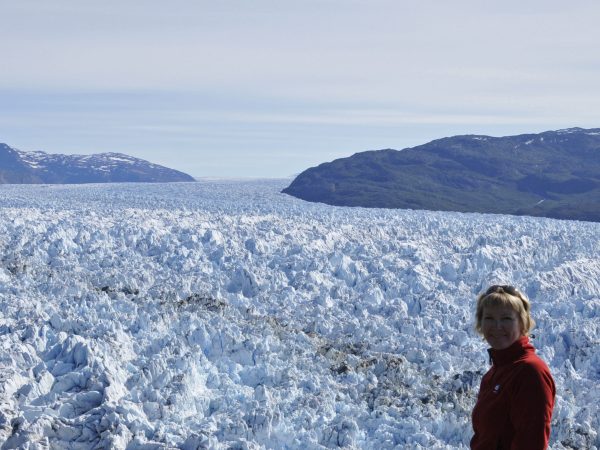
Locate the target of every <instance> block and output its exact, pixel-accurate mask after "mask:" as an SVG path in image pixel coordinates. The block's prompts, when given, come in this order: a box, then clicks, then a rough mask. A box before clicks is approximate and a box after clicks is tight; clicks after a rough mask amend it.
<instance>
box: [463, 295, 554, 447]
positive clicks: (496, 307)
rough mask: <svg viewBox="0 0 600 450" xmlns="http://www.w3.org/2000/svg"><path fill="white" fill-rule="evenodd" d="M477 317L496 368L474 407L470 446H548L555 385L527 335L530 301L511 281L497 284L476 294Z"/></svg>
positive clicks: (485, 379) (484, 382)
mask: <svg viewBox="0 0 600 450" xmlns="http://www.w3.org/2000/svg"><path fill="white" fill-rule="evenodd" d="M476 320H477V322H476V325H475V329H476V330H477V332H478V333H480V334H481V335H483V337H484V338H485V340H486V341H487V343H488V344H489V345H490V347H491V348H490V349H489V350H488V352H489V354H490V360H491V362H492V367H491V369H490V370H489V371H488V372H487V373H486V374H485V375H484V376H483V379H482V380H481V387H480V389H479V396H478V398H477V404H476V405H475V408H474V409H473V430H474V431H475V434H474V436H473V438H472V439H471V449H476V450H497V449H510V450H543V449H545V448H546V447H547V446H548V439H549V437H550V419H551V418H552V408H553V407H554V396H555V393H556V389H555V386H554V380H553V379H552V375H550V370H549V369H548V366H546V364H545V363H544V361H542V360H541V359H540V358H539V357H538V356H536V354H535V349H534V348H533V345H531V343H530V342H529V338H528V337H527V336H528V333H529V331H530V330H531V328H533V325H534V322H533V319H532V318H531V316H530V314H529V300H527V297H525V295H523V294H522V293H521V292H519V291H518V290H517V289H515V288H514V287H512V286H492V287H490V288H489V289H488V290H487V291H486V292H485V293H484V294H481V295H480V296H479V297H478V299H477V312H476Z"/></svg>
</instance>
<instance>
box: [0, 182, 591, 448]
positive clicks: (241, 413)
mask: <svg viewBox="0 0 600 450" xmlns="http://www.w3.org/2000/svg"><path fill="white" fill-rule="evenodd" d="M288 182H289V180H262V181H260V180H255V181H243V180H238V181H224V180H221V181H219V180H212V181H202V182H197V183H180V184H178V183H172V184H115V185H78V186H63V185H37V186H25V185H2V186H0V345H1V347H0V348H1V350H0V449H15V448H19V449H20V448H23V449H95V448H111V449H175V448H180V449H201V448H208V449H326V448H347V449H391V448H398V449H466V448H468V445H469V440H470V438H471V434H472V430H471V423H470V414H471V409H472V407H473V405H474V402H475V399H476V396H477V391H478V388H479V382H480V379H481V376H482V374H483V373H485V371H486V370H487V369H488V368H489V362H488V359H487V353H486V348H487V347H486V345H485V342H484V341H483V340H482V339H481V338H480V337H479V336H478V335H477V334H476V333H475V331H474V330H473V316H474V302H475V297H476V295H477V294H478V293H480V292H481V291H482V290H483V289H485V288H486V287H487V286H488V285H490V284H495V283H501V284H506V283H510V284H514V285H516V286H518V287H520V288H521V289H522V290H523V291H524V292H526V293H527V295H528V296H529V298H530V300H531V303H532V311H533V315H534V318H535V320H536V322H537V326H536V328H535V329H534V330H533V335H534V336H533V338H532V340H533V343H534V345H535V346H536V348H537V351H538V353H539V354H540V356H541V357H542V358H543V359H544V360H545V361H546V362H547V363H548V365H549V366H550V369H551V371H552V373H553V376H554V378H555V381H556V385H557V399H556V406H555V409H554V416H553V422H552V426H553V428H552V436H551V448H552V449H599V448H600V434H599V430H600V413H599V409H600V407H599V405H600V319H599V318H600V224H599V223H591V222H576V221H560V220H552V219H544V218H532V217H512V216H504V215H486V214H460V213H446V212H431V211H411V210H384V209H365V208H343V207H332V206H327V205H321V204H313V203H307V202H304V201H302V200H298V199H295V198H293V197H290V196H287V195H285V194H281V193H280V190H281V189H282V188H283V187H285V186H286V185H287V183H288Z"/></svg>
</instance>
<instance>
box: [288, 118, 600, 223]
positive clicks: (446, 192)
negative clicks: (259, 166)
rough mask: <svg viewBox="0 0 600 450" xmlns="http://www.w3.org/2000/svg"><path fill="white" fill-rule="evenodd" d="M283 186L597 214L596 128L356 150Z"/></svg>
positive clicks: (337, 195) (412, 204)
mask: <svg viewBox="0 0 600 450" xmlns="http://www.w3.org/2000/svg"><path fill="white" fill-rule="evenodd" d="M283 192H284V193H287V194H290V195H293V196H295V197H298V198H301V199H304V200H308V201H313V202H322V203H327V204H330V205H339V206H364V207H382V208H406V209H427V210H441V211H459V212H481V213H501V214H515V215H531V216H543V217H552V218H559V219H575V220H588V221H600V129H588V130H584V129H581V128H570V129H566V130H559V131H548V132H544V133H540V134H524V135H519V136H506V137H491V136H475V135H465V136H454V137H448V138H443V139H438V140H435V141H432V142H429V143H427V144H424V145H420V146H417V147H413V148H407V149H404V150H402V151H397V150H391V149H388V150H378V151H368V152H362V153H357V154H355V155H353V156H351V157H348V158H342V159H337V160H335V161H332V162H328V163H324V164H321V165H319V166H318V167H313V168H310V169H308V170H305V171H304V172H302V173H301V174H300V175H298V177H296V179H295V180H294V181H293V182H292V183H291V184H290V186H288V187H287V188H286V189H284V190H283Z"/></svg>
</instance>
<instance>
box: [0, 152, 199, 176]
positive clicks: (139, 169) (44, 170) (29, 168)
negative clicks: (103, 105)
mask: <svg viewBox="0 0 600 450" xmlns="http://www.w3.org/2000/svg"><path fill="white" fill-rule="evenodd" d="M171 181H194V179H193V178H192V177H191V176H190V175H187V174H185V173H183V172H180V171H178V170H173V169H169V168H167V167H164V166H159V165H158V164H152V163H150V162H148V161H145V160H143V159H139V158H134V157H132V156H128V155H123V154H121V153H99V154H95V155H60V154H49V153H45V152H24V151H20V150H17V149H14V148H12V147H10V146H8V145H6V144H0V183H12V184H38V183H43V184H58V183H61V184H74V183H114V182H171Z"/></svg>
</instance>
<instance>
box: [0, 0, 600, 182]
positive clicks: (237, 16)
mask: <svg viewBox="0 0 600 450" xmlns="http://www.w3.org/2000/svg"><path fill="white" fill-rule="evenodd" d="M598 23H600V2H598V1H597V0H593V1H577V0H574V1H573V2H565V1H564V0H561V1H556V0H527V1H523V0H519V1H515V0H503V1H491V0H490V1H486V0H472V1H465V0H453V1H442V0H438V1H432V0H411V1H408V0H395V1H378V0H369V1H366V0H314V1H313V0H296V1H292V0H287V1H286V0H245V1H241V0H232V1H230V0H214V1H204V0H189V1H184V0H171V1H168V2H167V1H156V0H126V1H123V0H120V1H113V0H105V1H103V2H98V1H97V0H95V1H91V0H72V1H66V0H52V1H47V0H39V1H32V0H0V142H5V143H7V144H9V145H11V146H13V147H16V148H19V149H20V150H44V151H47V152H51V153H79V154H89V153H98V152H108V151H113V152H121V153H127V154H130V155H133V156H137V157H140V158H144V159H148V160H150V161H152V162H155V163H158V164H164V165H167V166H169V167H173V168H176V169H179V170H183V171H185V172H187V173H189V174H191V175H194V176H225V177H229V176H234V177H238V176H249V177H285V176H291V175H293V174H296V173H298V172H301V171H302V170H304V169H306V168H308V167H310V166H314V165H317V164H319V163H321V162H325V161H330V160H332V159H335V158H340V157H344V156H349V155H351V154H353V153H356V152H359V151H364V150H371V149H380V148H396V149H401V148H405V147H409V146H414V145H418V144H421V143H425V142H428V141H430V140H432V139H436V138H439V137H444V136H449V135H455V134H489V135H495V136H501V135H509V134H520V133H527V132H540V131H545V130H550V129H559V128H568V127H573V126H580V127H584V128H594V127H600V58H599V56H598V55H600V26H598Z"/></svg>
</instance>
